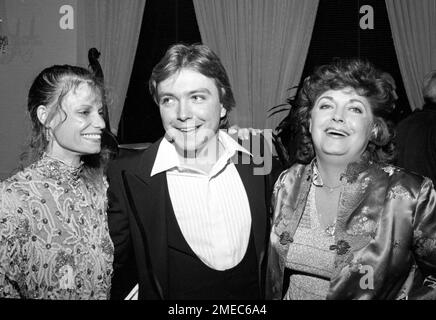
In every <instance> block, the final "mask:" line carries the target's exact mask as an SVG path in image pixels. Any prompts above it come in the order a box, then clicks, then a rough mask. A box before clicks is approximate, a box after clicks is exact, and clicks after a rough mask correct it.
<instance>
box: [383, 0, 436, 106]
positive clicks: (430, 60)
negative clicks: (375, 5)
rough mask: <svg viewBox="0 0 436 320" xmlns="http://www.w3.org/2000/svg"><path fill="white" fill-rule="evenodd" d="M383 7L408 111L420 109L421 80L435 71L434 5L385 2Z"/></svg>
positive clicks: (416, 0) (419, 0)
mask: <svg viewBox="0 0 436 320" xmlns="http://www.w3.org/2000/svg"><path fill="white" fill-rule="evenodd" d="M386 7H387V11H388V15H389V23H390V25H391V29H392V37H393V39H394V45H395V50H396V52H397V58H398V63H399V65H400V70H401V75H402V77H403V82H404V87H405V89H406V93H407V96H408V98H409V103H410V106H411V109H412V110H414V109H416V108H421V106H422V105H423V103H424V99H423V97H422V91H421V90H422V80H423V78H424V76H425V75H426V74H427V73H428V72H430V71H431V70H435V69H436V1H435V0H386Z"/></svg>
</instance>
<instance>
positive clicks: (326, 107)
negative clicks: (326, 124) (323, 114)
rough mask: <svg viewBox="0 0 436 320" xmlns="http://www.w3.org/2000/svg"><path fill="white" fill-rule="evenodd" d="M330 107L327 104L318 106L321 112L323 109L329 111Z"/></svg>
mask: <svg viewBox="0 0 436 320" xmlns="http://www.w3.org/2000/svg"><path fill="white" fill-rule="evenodd" d="M331 107H332V106H331V105H329V104H325V103H324V104H321V105H320V106H319V109H321V110H323V109H329V108H331Z"/></svg>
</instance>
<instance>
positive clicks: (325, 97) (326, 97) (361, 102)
mask: <svg viewBox="0 0 436 320" xmlns="http://www.w3.org/2000/svg"><path fill="white" fill-rule="evenodd" d="M322 99H327V100H330V101H332V102H334V99H333V97H330V96H324V97H321V98H318V101H320V100H322ZM349 102H358V103H360V104H363V105H365V104H364V102H363V101H362V100H359V99H350V101H349Z"/></svg>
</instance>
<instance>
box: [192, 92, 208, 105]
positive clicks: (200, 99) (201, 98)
mask: <svg viewBox="0 0 436 320" xmlns="http://www.w3.org/2000/svg"><path fill="white" fill-rule="evenodd" d="M191 99H192V100H193V101H194V102H197V103H200V102H203V101H204V100H205V99H206V97H204V96H201V95H197V94H196V95H193V96H191Z"/></svg>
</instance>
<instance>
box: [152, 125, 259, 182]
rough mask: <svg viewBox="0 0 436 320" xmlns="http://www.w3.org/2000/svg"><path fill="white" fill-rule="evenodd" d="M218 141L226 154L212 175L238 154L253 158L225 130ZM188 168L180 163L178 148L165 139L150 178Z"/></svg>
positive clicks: (219, 160)
mask: <svg viewBox="0 0 436 320" xmlns="http://www.w3.org/2000/svg"><path fill="white" fill-rule="evenodd" d="M218 141H219V142H220V143H221V144H222V145H223V148H224V152H223V154H222V155H221V156H220V158H219V159H218V161H217V162H216V163H215V164H214V166H213V168H212V170H211V172H210V174H211V175H212V174H216V173H217V172H219V171H220V170H222V168H224V166H225V165H226V164H227V163H228V161H229V159H230V158H232V157H233V156H234V155H235V154H236V153H237V152H242V153H245V154H247V155H249V156H251V157H252V156H253V155H252V154H251V153H250V152H249V151H248V150H247V149H245V148H244V147H242V146H241V145H240V144H239V143H237V142H236V141H235V140H234V139H233V138H232V137H231V136H229V135H228V134H227V133H225V132H224V131H223V130H219V131H218ZM181 168H186V166H184V165H183V163H181V162H180V159H179V157H178V154H177V151H176V148H175V146H174V145H173V144H171V143H170V142H169V141H168V140H167V139H165V138H163V139H162V141H161V143H160V144H159V148H158V150H157V154H156V159H155V161H154V164H153V168H152V170H151V174H150V176H154V175H156V174H158V173H161V172H165V171H168V170H171V169H181Z"/></svg>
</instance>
